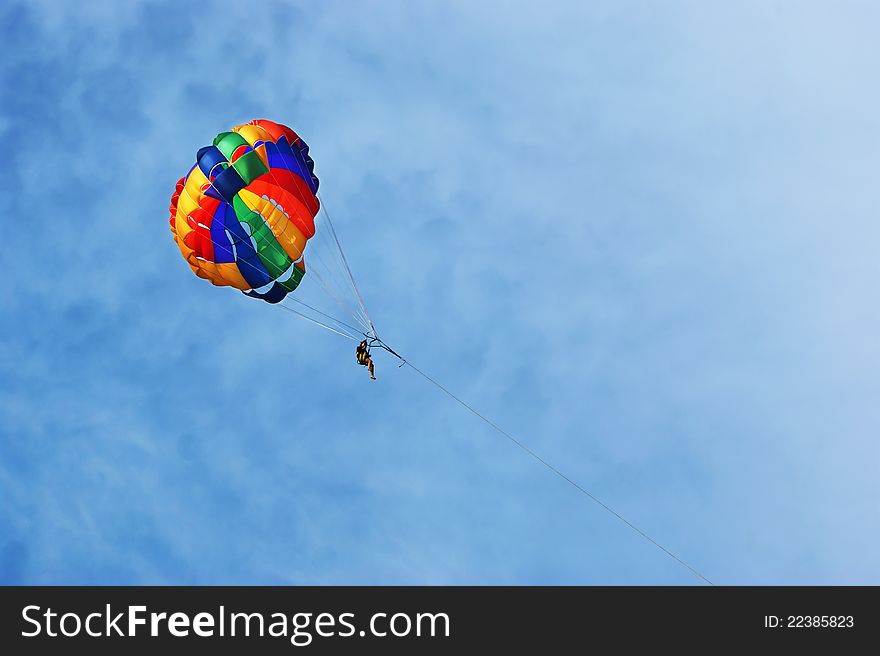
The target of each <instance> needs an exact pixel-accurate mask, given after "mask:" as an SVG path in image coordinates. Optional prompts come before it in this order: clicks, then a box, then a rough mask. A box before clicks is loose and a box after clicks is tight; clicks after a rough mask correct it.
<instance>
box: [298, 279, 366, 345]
mask: <svg viewBox="0 0 880 656" xmlns="http://www.w3.org/2000/svg"><path fill="white" fill-rule="evenodd" d="M309 273H310V274H311V277H312V278H314V279H315V281H316V282H317V283H318V285H319V286H320V287H321V289H323V290H324V292H325V293H326V294H327V295H328V296H329V297H330V298H332V299H333V301H334V302H335V303H336V305H337V306H338V307H339V309H340V310H342V312H343V314H349V313H350V310H349V309H347V308H346V307H345V303H343V301H342V299H340V298H339V296H338V295H337V294H336V292H335V291H334V290H333V287H332V286H331V285H330V284H329V283H327V282H326V281H325V280H324V277H323V276H322V275H320V274H319V273H318V270H317V269H316V268H315V267H314V266H310V267H309ZM352 316H354V318H355V320H356V321H357V322H358V324H360V326H361V328H362V329H363V330H369V329H370V327H369V326H368V325H366V324H365V323H364V322H363V320H362V319H361V318H360V317H359V316H357V315H354V314H352ZM358 332H361V331H360V330H358Z"/></svg>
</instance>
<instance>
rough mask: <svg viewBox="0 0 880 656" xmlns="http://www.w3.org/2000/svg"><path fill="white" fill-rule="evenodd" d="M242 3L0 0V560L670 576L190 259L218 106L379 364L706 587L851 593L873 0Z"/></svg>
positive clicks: (862, 540) (52, 576)
mask: <svg viewBox="0 0 880 656" xmlns="http://www.w3.org/2000/svg"><path fill="white" fill-rule="evenodd" d="M259 5H260V10H259V11H255V10H254V8H255V7H256V5H254V4H253V3H245V2H214V3H211V2H204V3H175V2H156V3H136V2H132V3H116V2H105V3H102V2H94V3H85V6H83V3H73V2H70V3H64V2H57V1H52V2H45V1H44V2H28V3H15V2H13V3H5V4H4V8H3V9H2V10H0V36H2V39H3V43H4V56H3V58H2V60H0V89H2V103H0V130H2V134H3V142H4V144H5V149H4V153H5V160H4V165H3V175H2V178H0V192H2V195H3V197H4V198H5V199H6V201H7V202H6V209H5V211H4V212H3V226H4V227H5V234H4V244H5V246H4V248H3V249H2V251H0V262H2V264H3V269H4V271H5V284H4V285H3V286H2V291H0V583H4V584H22V583H23V584H49V583H84V584H102V583H103V584H221V583H227V584H244V583H256V584H264V583H266V584H276V583H278V584H308V583H315V584H342V583H356V584H359V583H364V584H392V583H402V584H422V583H430V584H490V583H491V584H545V583H546V584H550V583H558V584H597V583H600V584H636V583H648V584H692V583H699V581H697V580H696V579H695V578H694V577H693V576H692V575H691V574H690V572H688V571H687V570H686V569H685V568H683V567H681V566H680V565H678V564H676V563H675V562H674V561H672V560H671V559H670V558H668V557H667V556H665V555H664V554H663V553H661V552H660V551H659V550H657V549H656V548H654V547H652V546H651V545H650V544H648V543H647V542H645V541H644V540H643V539H641V538H639V537H638V536H637V535H635V534H634V533H633V532H632V531H631V530H629V529H628V528H627V527H625V526H624V525H622V524H621V523H620V522H618V521H617V520H616V519H614V518H613V517H611V516H610V515H609V514H608V513H606V512H604V511H602V510H601V509H600V508H599V507H597V506H596V505H595V504H592V503H591V502H589V501H588V500H587V499H585V498H584V497H583V496H581V495H579V494H578V493H577V492H575V491H574V490H573V489H572V488H571V487H570V486H568V485H567V484H566V483H565V482H563V481H561V480H559V479H557V478H555V477H554V476H552V474H550V473H549V472H547V471H546V470H545V469H543V468H542V467H541V466H540V465H538V464H537V463H535V462H534V461H532V460H530V459H529V458H528V457H527V456H525V455H524V454H523V453H522V452H520V451H519V450H517V449H516V448H515V447H514V446H513V445H511V444H510V443H509V442H507V441H506V440H505V439H504V438H502V437H500V436H498V435H497V434H496V433H493V432H492V431H491V430H490V429H488V428H487V427H486V426H485V425H484V424H481V423H480V422H479V421H477V420H476V419H475V418H474V417H473V416H471V415H469V414H467V413H466V412H464V411H463V410H462V409H461V408H459V407H457V406H456V405H454V404H453V403H452V402H450V401H449V399H447V398H445V397H444V396H442V394H440V393H439V392H438V391H437V390H436V389H434V388H432V387H431V386H429V385H428V384H426V383H425V382H424V381H423V380H421V379H420V378H418V377H417V376H416V375H415V374H414V373H413V372H412V371H409V370H407V369H400V370H398V369H397V368H396V367H395V363H394V362H393V360H392V359H389V358H382V357H378V358H377V365H378V371H377V373H378V375H379V381H378V382H377V383H372V382H371V381H369V379H368V378H367V376H366V373H365V372H364V371H363V370H362V369H359V368H357V367H356V366H355V365H354V364H353V353H352V345H351V343H350V342H347V341H345V340H343V339H341V338H339V337H337V336H334V335H332V334H330V333H326V332H324V331H321V330H319V329H316V328H314V327H312V326H310V325H309V324H307V323H305V322H302V321H299V320H297V319H296V318H295V317H292V316H290V315H288V314H286V313H283V312H279V311H277V310H276V309H274V308H272V307H270V306H268V305H266V304H263V303H260V302H258V301H254V300H252V299H247V298H244V297H243V296H241V295H240V294H238V293H237V292H233V291H230V290H224V289H216V288H213V287H212V286H211V285H209V284H207V283H205V282H204V281H201V280H198V279H196V278H195V277H194V276H192V274H191V273H190V272H189V270H188V269H187V267H186V266H185V264H184V263H183V261H182V259H181V258H180V255H179V252H178V251H177V249H176V247H175V246H174V244H173V242H172V240H171V236H170V233H169V231H168V215H167V211H168V210H167V207H168V202H169V197H170V194H171V192H172V190H173V187H174V183H175V181H176V180H177V179H178V177H180V176H181V175H182V174H183V173H185V171H186V170H187V169H188V167H189V166H190V165H191V164H192V162H193V158H194V155H195V152H196V150H197V149H198V148H199V147H201V146H202V145H205V144H206V143H208V142H209V141H210V139H211V138H212V137H213V136H214V135H215V134H216V133H217V132H220V131H222V130H225V129H228V128H229V127H231V126H232V125H235V124H237V123H241V122H244V121H247V120H250V119H252V118H260V117H264V118H270V119H273V120H276V121H279V122H283V123H286V124H289V125H291V126H293V127H294V129H296V130H297V131H298V132H299V133H300V134H302V135H303V137H304V138H305V139H306V140H307V141H308V142H309V144H310V146H311V147H312V155H313V156H314V158H315V160H316V163H317V165H316V173H317V174H318V176H319V177H320V178H321V191H322V195H323V197H324V199H325V201H326V203H327V206H328V208H329V209H330V210H331V212H332V213H333V216H334V220H335V222H336V226H337V230H338V231H339V232H340V237H341V238H342V240H343V243H344V244H345V246H346V250H347V253H348V255H349V259H350V262H351V265H352V268H353V270H354V272H355V275H356V277H357V278H358V280H359V282H360V284H361V287H362V290H363V293H364V295H365V297H366V301H367V305H368V307H369V308H370V311H371V314H372V316H373V319H374V321H375V323H376V325H377V327H378V328H379V330H380V332H381V333H382V334H383V336H384V337H385V339H386V341H388V342H389V343H390V344H392V345H393V346H394V347H395V348H396V349H397V350H399V351H400V352H401V353H404V354H405V355H407V356H408V357H409V358H411V359H412V361H413V362H414V363H415V364H417V365H418V366H419V367H421V368H422V369H424V370H426V371H428V372H429V373H430V374H431V375H432V376H434V377H436V378H437V379H438V380H440V381H442V382H443V383H444V384H446V385H448V386H449V387H450V388H451V389H452V390H453V391H455V392H456V393H458V394H459V395H461V396H462V397H463V398H465V399H467V400H468V401H469V402H471V403H472V404H473V405H475V406H476V407H477V408H478V409H480V410H481V411H482V412H484V413H486V414H487V415H489V416H491V417H492V418H493V419H494V420H495V421H497V422H498V423H499V424H500V425H502V426H503V427H504V428H506V429H507V430H509V431H511V432H512V433H514V434H515V435H517V436H518V437H520V438H521V439H523V440H524V441H525V442H526V443H527V444H529V445H530V446H531V447H532V448H534V449H535V450H536V451H538V452H539V453H540V454H541V455H542V456H544V457H546V458H547V459H548V460H550V461H551V462H553V463H555V464H556V465H558V466H559V467H560V468H561V469H562V470H563V471H564V472H566V473H567V474H568V475H569V476H571V477H572V478H574V479H575V480H577V481H578V482H580V483H581V484H582V485H583V486H584V487H586V488H587V489H588V490H590V491H591V492H592V493H594V494H596V495H597V496H598V497H600V498H601V499H603V500H604V501H606V502H607V503H609V504H610V505H611V506H612V507H614V508H615V509H617V510H618V511H619V512H621V513H622V514H623V515H625V516H626V517H627V518H628V519H630V520H631V521H632V522H634V523H635V524H637V525H638V526H640V527H641V528H643V529H644V530H645V531H646V532H648V533H649V534H650V535H652V536H653V537H654V538H655V539H657V540H658V541H659V542H660V543H662V544H664V545H665V546H667V547H669V548H670V549H671V550H672V551H674V552H675V553H677V554H679V555H680V556H681V557H682V558H684V559H685V560H687V561H688V562H689V563H691V564H692V565H693V566H694V567H696V568H697V569H698V570H700V571H701V572H703V573H704V574H706V575H707V576H708V577H709V578H711V579H712V580H714V581H715V582H717V583H724V584H781V583H793V584H807V583H819V584H832V583H845V584H858V583H873V584H877V583H880V551H878V550H877V548H876V544H877V540H878V538H880V504H878V497H880V478H878V476H877V463H878V457H880V446H878V439H877V437H878V434H880V430H878V429H880V403H877V398H878V396H880V379H878V371H880V340H878V337H877V336H878V334H880V306H878V300H877V298H878V297H877V281H878V278H880V265H878V258H877V243H878V239H880V228H878V215H877V207H878V193H877V189H878V186H877V183H876V180H877V171H878V153H880V129H878V127H880V126H878V116H880V112H878V102H880V81H878V78H877V75H876V62H877V61H880V45H878V42H877V40H876V38H875V37H876V34H875V32H876V30H875V29H874V26H876V25H877V24H878V20H880V10H878V8H877V6H876V4H874V3H868V2H863V3H857V2H839V3H819V2H785V1H780V2H773V3H768V2H738V3H733V4H730V3H704V2H670V3H662V5H661V4H658V3H648V2H631V3H629V2H625V3H621V2H592V3H576V2H571V3H563V2H551V3H544V4H535V3H507V2H505V3H500V2H481V3H473V2H443V3H410V2H402V1H401V2H381V3H378V2H377V3H371V2H365V3H352V2H346V3H343V2H324V3H291V2H287V3H272V2H266V3H259Z"/></svg>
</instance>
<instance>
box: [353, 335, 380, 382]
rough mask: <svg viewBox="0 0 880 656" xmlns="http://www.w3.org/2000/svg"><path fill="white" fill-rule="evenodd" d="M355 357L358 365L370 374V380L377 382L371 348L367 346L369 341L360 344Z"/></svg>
mask: <svg viewBox="0 0 880 656" xmlns="http://www.w3.org/2000/svg"><path fill="white" fill-rule="evenodd" d="M355 356H356V357H357V362H358V364H359V365H362V366H364V367H366V368H367V370H368V371H369V372H370V378H371V379H372V380H376V376H375V373H374V367H373V358H371V357H370V347H369V345H368V344H367V340H364V341H362V342H361V343H360V344H358V347H357V350H356V351H355Z"/></svg>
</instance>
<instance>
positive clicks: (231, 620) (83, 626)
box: [21, 604, 450, 647]
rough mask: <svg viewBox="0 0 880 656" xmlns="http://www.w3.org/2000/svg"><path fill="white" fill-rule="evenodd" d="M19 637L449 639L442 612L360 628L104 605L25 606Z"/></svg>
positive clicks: (309, 616) (379, 617)
mask: <svg viewBox="0 0 880 656" xmlns="http://www.w3.org/2000/svg"><path fill="white" fill-rule="evenodd" d="M21 616H22V620H23V622H24V628H23V629H22V632H21V635H22V636H23V637H25V638H36V637H41V636H42V637H50V638H75V637H77V636H89V637H92V638H104V637H118V638H126V637H127V638H136V637H139V636H140V637H145V636H149V637H151V638H156V637H160V636H171V637H174V638H189V637H193V636H195V637H199V638H223V637H227V636H228V637H236V636H238V637H246V638H265V637H270V638H288V639H289V640H290V644H292V645H294V646H296V647H306V646H308V645H310V644H311V643H312V641H313V640H314V639H315V638H316V637H321V638H334V637H336V638H350V637H353V636H360V637H365V636H374V637H377V638H385V637H394V638H404V637H409V636H416V637H426V638H427V637H430V638H433V637H446V638H448V637H449V631H450V626H449V616H448V615H447V614H446V613H415V614H409V613H391V614H389V613H374V614H373V615H372V616H370V621H369V622H368V624H367V627H366V628H362V629H358V628H357V627H356V626H355V623H354V619H355V614H354V613H339V614H334V613H293V614H286V613H280V612H279V613H271V614H264V613H238V612H228V611H227V610H226V608H225V607H224V606H220V608H219V609H218V611H217V612H216V613H207V612H201V613H196V614H195V615H192V616H190V614H188V613H182V612H174V613H156V612H148V610H147V607H146V606H127V607H126V609H125V610H124V611H122V612H118V613H117V612H114V611H113V609H112V608H111V606H110V604H107V605H106V606H105V607H104V609H103V610H102V611H97V612H92V613H89V614H87V615H85V616H84V617H83V616H80V615H79V614H78V613H74V612H67V613H58V612H56V611H54V610H52V609H51V608H46V609H45V610H44V609H43V608H41V607H40V606H25V607H24V608H23V609H22V611H21Z"/></svg>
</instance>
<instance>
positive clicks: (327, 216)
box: [318, 195, 377, 336]
mask: <svg viewBox="0 0 880 656" xmlns="http://www.w3.org/2000/svg"><path fill="white" fill-rule="evenodd" d="M318 200H319V201H320V203H321V210H320V211H321V212H323V213H324V218H325V219H327V225H328V226H330V234H331V235H332V236H333V240H334V241H335V242H336V248H337V249H338V250H339V254H340V255H341V256H342V262H343V264H345V270H346V271H347V272H348V279H349V280H350V281H351V286H352V289H354V292H355V294H356V295H357V298H358V302H359V303H360V306H361V311H362V312H363V313H364V316H365V317H366V319H367V323H368V324H369V325H370V329H371V330H372V332H373V335H374V336H375V335H376V334H377V333H376V327H375V326H374V325H373V321H372V320H371V319H370V313H369V312H367V305H366V303H364V297H363V296H362V295H361V290H360V289H358V286H357V283H356V282H355V280H354V275H353V274H352V272H351V267H350V266H349V264H348V258H346V257H345V251H344V250H342V244H340V243H339V236H338V235H337V234H336V228H334V227H333V221H332V220H331V219H330V213H329V212H328V211H327V206H326V205H325V204H324V199H323V198H322V197H321V196H320V195H319V196H318Z"/></svg>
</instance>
